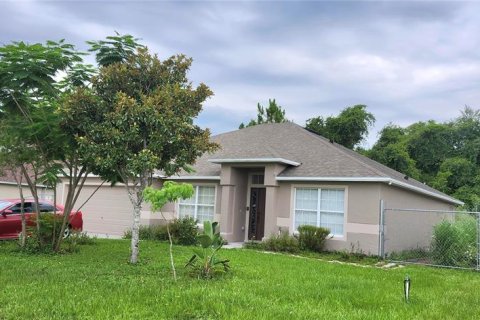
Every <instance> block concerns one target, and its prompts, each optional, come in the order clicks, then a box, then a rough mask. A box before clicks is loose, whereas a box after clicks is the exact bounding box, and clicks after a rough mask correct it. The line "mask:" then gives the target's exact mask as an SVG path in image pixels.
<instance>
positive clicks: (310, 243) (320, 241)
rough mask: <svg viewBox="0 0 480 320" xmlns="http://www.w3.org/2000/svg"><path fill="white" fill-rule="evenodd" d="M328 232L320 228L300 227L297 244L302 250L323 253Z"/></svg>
mask: <svg viewBox="0 0 480 320" xmlns="http://www.w3.org/2000/svg"><path fill="white" fill-rule="evenodd" d="M329 234H330V230H329V229H327V228H322V227H315V226H309V225H302V226H299V227H298V242H299V245H300V248H301V249H302V250H310V251H315V252H321V251H323V248H324V246H325V241H326V240H327V238H328V235H329Z"/></svg>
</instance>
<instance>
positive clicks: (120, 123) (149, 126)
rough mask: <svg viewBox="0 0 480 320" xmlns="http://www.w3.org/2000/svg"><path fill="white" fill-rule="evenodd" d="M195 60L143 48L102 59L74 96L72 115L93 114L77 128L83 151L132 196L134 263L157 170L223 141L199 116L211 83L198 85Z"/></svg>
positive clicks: (176, 167)
mask: <svg viewBox="0 0 480 320" xmlns="http://www.w3.org/2000/svg"><path fill="white" fill-rule="evenodd" d="M96 49H97V51H98V52H99V53H101V52H104V50H102V48H98V47H97V48H96ZM99 61H101V60H99ZM191 63H192V60H191V59H189V58H187V57H185V56H184V55H177V56H173V57H170V58H168V59H166V60H164V61H161V60H160V59H159V58H158V57H157V56H156V55H152V54H150V53H149V52H148V50H147V49H146V48H143V47H138V48H137V51H136V52H135V53H131V54H129V55H128V56H127V57H126V59H125V60H122V61H118V62H114V63H108V64H106V65H104V66H101V67H100V70H99V74H98V75H97V76H96V77H94V78H93V82H92V86H91V88H82V89H79V90H76V91H75V92H73V93H72V94H71V95H70V100H69V102H68V108H67V109H68V114H69V115H68V117H69V118H70V119H75V118H77V116H78V115H80V116H87V117H89V120H88V121H84V122H83V123H82V126H84V127H83V129H82V130H77V134H76V136H77V141H78V143H79V147H80V150H81V152H82V154H83V155H85V156H87V157H88V158H89V159H90V161H91V162H92V163H94V173H96V174H98V175H99V176H101V177H102V178H103V179H105V180H107V181H110V182H113V183H115V182H122V183H124V184H125V187H126V189H127V193H128V196H129V198H130V201H131V202H132V205H133V214H132V217H133V223H132V241H131V257H130V262H131V263H136V262H137V261H138V253H139V224H140V212H141V209H142V205H143V201H144V194H143V192H144V190H145V188H146V187H148V186H150V185H151V183H152V177H153V176H154V175H155V174H156V173H160V172H161V173H162V174H164V175H167V176H169V175H173V174H175V173H177V172H179V171H180V170H182V169H185V170H188V168H189V167H190V165H191V164H193V163H194V162H195V160H196V159H197V157H199V156H200V155H202V154H203V153H204V152H208V151H211V150H214V149H215V148H216V147H217V145H216V144H214V143H211V142H210V141H209V137H210V132H209V131H208V130H202V129H201V128H200V127H198V126H196V125H195V124H194V123H193V119H194V118H196V117H197V116H198V114H199V113H200V111H201V110H202V104H203V102H204V101H205V100H206V99H207V98H208V97H209V96H211V95H212V92H211V91H210V89H209V88H208V87H207V86H206V85H205V84H200V85H199V86H197V87H195V88H194V87H193V86H192V84H191V82H190V81H189V80H188V77H187V72H188V70H189V68H190V65H191Z"/></svg>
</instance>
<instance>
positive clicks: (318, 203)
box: [294, 188, 345, 236]
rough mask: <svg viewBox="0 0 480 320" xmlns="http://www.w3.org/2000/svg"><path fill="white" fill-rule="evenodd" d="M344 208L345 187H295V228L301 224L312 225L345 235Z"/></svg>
mask: <svg viewBox="0 0 480 320" xmlns="http://www.w3.org/2000/svg"><path fill="white" fill-rule="evenodd" d="M344 208H345V190H344V189H330V188H295V204H294V210H295V222H294V223H295V230H297V228H298V226H300V225H312V226H317V227H324V228H328V229H330V233H331V234H333V235H334V236H343V231H344V230H343V228H344V215H345V209H344Z"/></svg>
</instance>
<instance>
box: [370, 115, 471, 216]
mask: <svg viewBox="0 0 480 320" xmlns="http://www.w3.org/2000/svg"><path fill="white" fill-rule="evenodd" d="M479 136H480V110H475V109H472V108H470V107H465V109H464V110H462V111H461V115H460V117H458V118H456V119H454V120H452V121H449V122H444V123H437V122H435V121H433V120H432V121H427V122H417V123H414V124H412V125H410V126H408V127H407V128H400V127H398V126H395V125H392V124H389V125H388V126H386V127H385V128H383V129H382V131H381V133H380V137H379V139H378V141H377V142H376V143H375V145H374V146H373V147H372V148H371V149H370V150H368V151H367V152H366V153H365V154H366V155H367V156H369V157H371V158H372V159H374V160H377V161H379V162H381V163H383V164H385V165H387V166H389V167H391V168H393V169H395V170H398V171H400V172H402V173H405V174H406V175H408V176H410V177H413V178H416V179H418V180H420V181H423V182H426V183H428V184H430V185H431V186H433V187H435V188H436V189H438V190H440V191H443V192H445V193H447V194H449V195H451V196H453V197H456V198H458V199H460V200H462V201H463V202H465V208H466V209H471V210H477V209H478V206H479V204H480V196H479V195H478V194H479V192H480V137H479Z"/></svg>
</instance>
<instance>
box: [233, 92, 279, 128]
mask: <svg viewBox="0 0 480 320" xmlns="http://www.w3.org/2000/svg"><path fill="white" fill-rule="evenodd" d="M287 121H288V120H287V119H285V110H283V109H282V107H281V106H279V105H277V102H276V101H275V99H273V100H271V99H268V107H267V108H264V107H263V106H262V105H261V104H260V103H258V104H257V120H254V119H252V120H250V122H249V123H248V124H247V125H245V124H243V123H241V124H240V126H239V127H238V128H239V129H243V128H246V127H252V126H255V125H257V124H262V123H283V122H287Z"/></svg>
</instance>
